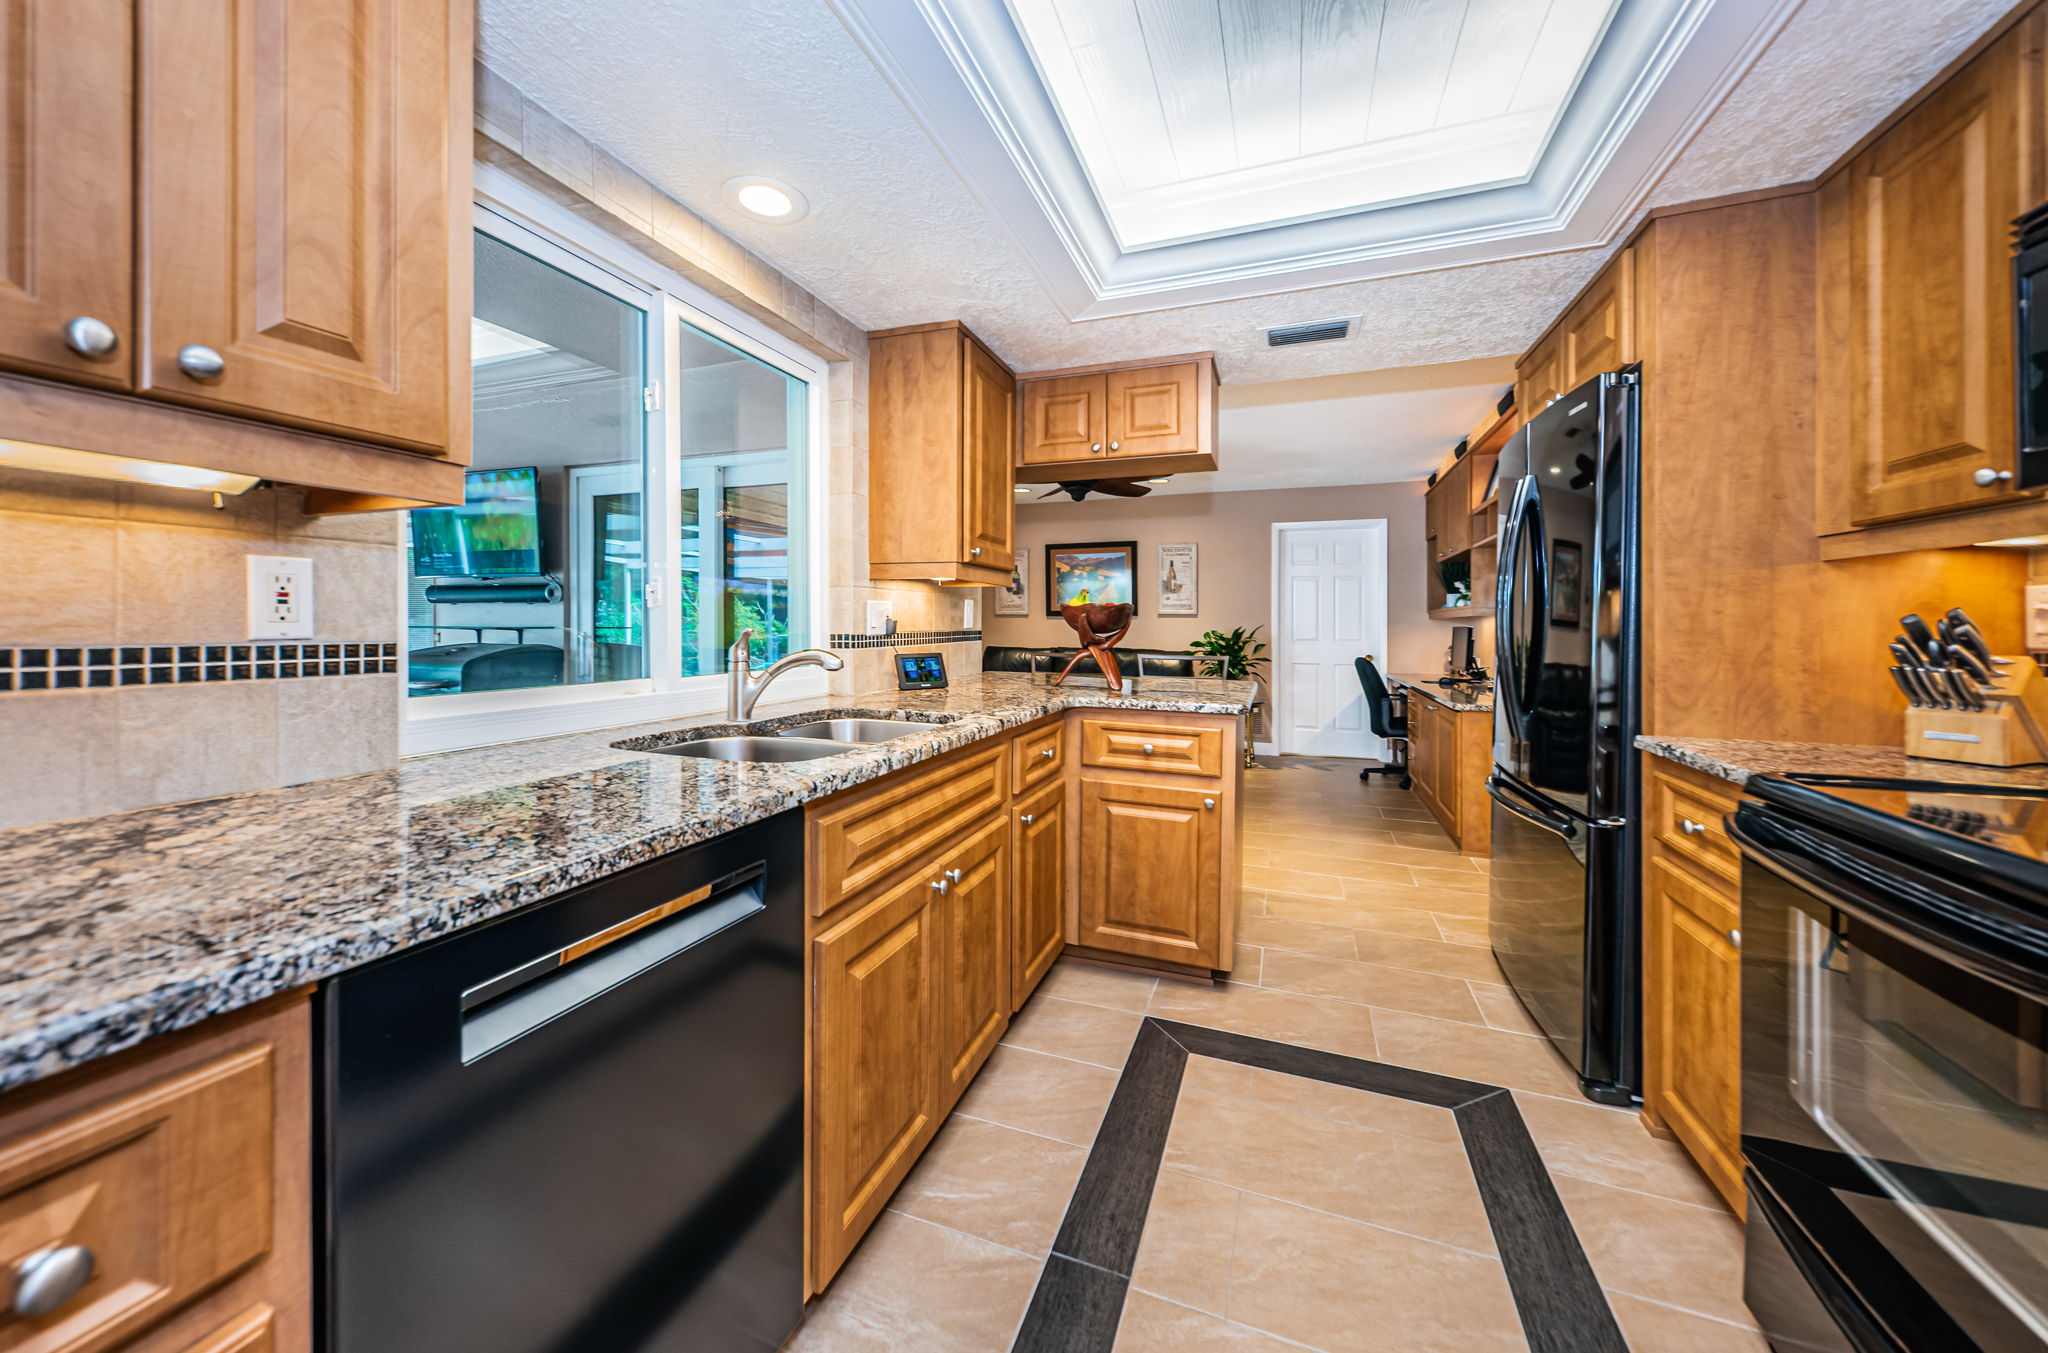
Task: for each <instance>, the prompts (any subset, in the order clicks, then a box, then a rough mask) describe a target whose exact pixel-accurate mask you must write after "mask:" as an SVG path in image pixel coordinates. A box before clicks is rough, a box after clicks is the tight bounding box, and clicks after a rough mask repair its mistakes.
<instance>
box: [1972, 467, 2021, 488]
mask: <svg viewBox="0 0 2048 1353" xmlns="http://www.w3.org/2000/svg"><path fill="white" fill-rule="evenodd" d="M1970 478H1971V480H1973V481H1974V482H1975V483H1976V485H1977V487H1978V488H1980V489H1988V488H1990V487H1991V486H1992V485H1993V484H2003V483H2004V482H2005V481H2006V480H2008V479H2011V478H2012V471H2011V470H1994V469H1992V468H1991V467H1990V466H1989V465H1986V466H1985V467H1984V468H1983V469H1981V470H1979V471H1977V472H1976V473H1975V474H1973V475H1971V476H1970Z"/></svg>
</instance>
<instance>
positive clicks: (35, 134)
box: [0, 0, 135, 388]
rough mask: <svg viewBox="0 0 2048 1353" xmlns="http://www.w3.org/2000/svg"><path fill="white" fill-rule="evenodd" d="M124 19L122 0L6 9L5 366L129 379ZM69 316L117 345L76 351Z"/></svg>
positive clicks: (9, 3) (129, 82)
mask: <svg viewBox="0 0 2048 1353" xmlns="http://www.w3.org/2000/svg"><path fill="white" fill-rule="evenodd" d="M130 22H131V10H130V8H129V4H128V3H127V0H101V2H100V3H95V4H81V3H79V0H4V3H0V151H4V156H5V158H4V159H0V366H5V367H8V368H11V369H13V370H16V371H24V372H28V373H30V374H32V375H44V376H58V377H61V378H63V379H66V380H74V381H84V382H88V383H91V384H94V385H106V386H113V387H116V388H125V387H126V386H127V385H128V384H129V382H130V376H131V373H132V371H133V369H134V352H135V332H134V320H135V301H134V289H133V282H134V271H133V268H132V267H131V265H130V263H129V256H130V252H131V250H132V249H133V240H134V236H133V221H134V201H133V197H132V190H133V182H134V177H133V174H134V169H133V163H132V160H131V158H130V153H129V147H130V145H131V144H132V135H133V133H132V130H131V120H132V118H133V117H134V74H133V66H132V54H131V52H130V50H129V47H128V44H127V42H126V41H125V34H126V33H127V31H128V28H129V24H130ZM74 320H84V321H97V322H98V323H99V324H102V325H104V326H105V329H106V333H108V334H110V335H111V337H112V338H113V340H114V343H115V345H116V346H114V347H113V348H112V350H111V351H107V352H104V353H102V354H100V355H93V354H94V353H95V351H96V348H95V346H94V345H93V344H91V343H89V342H88V343H82V344H81V346H82V347H84V348H85V351H83V352H81V351H77V350H74V349H73V348H72V347H71V346H69V345H68V344H67V342H66V326H67V325H70V324H71V323H72V321H74ZM88 327H89V326H88ZM79 336H80V337H81V338H86V337H90V335H87V334H81V335H79Z"/></svg>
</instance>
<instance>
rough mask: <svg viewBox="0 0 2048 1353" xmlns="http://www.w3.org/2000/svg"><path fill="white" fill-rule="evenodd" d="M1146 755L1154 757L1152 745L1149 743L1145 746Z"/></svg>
mask: <svg viewBox="0 0 2048 1353" xmlns="http://www.w3.org/2000/svg"><path fill="white" fill-rule="evenodd" d="M1145 755H1147V756H1150V755H1152V744H1151V743H1149V742H1148V743H1146V744H1145Z"/></svg>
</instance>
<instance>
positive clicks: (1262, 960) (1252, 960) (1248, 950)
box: [1230, 944, 1266, 987]
mask: <svg viewBox="0 0 2048 1353" xmlns="http://www.w3.org/2000/svg"><path fill="white" fill-rule="evenodd" d="M1265 966H1266V951H1265V950H1263V949H1260V948H1257V947H1256V946H1254V945H1249V944H1239V945H1234V946H1232V948H1231V950H1230V980H1231V981H1233V982H1243V983H1244V984H1245V985H1246V986H1253V987H1255V986H1257V985H1259V980H1260V977H1261V975H1262V974H1263V973H1264V972H1265Z"/></svg>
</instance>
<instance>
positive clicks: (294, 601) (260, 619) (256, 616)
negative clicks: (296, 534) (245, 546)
mask: <svg viewBox="0 0 2048 1353" xmlns="http://www.w3.org/2000/svg"><path fill="white" fill-rule="evenodd" d="M249 637H250V638H251V639H310V638H312V637H313V561H312V560H310V559H298V558H293V557H291V556H289V555H279V554H252V555H250V556H249Z"/></svg>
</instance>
